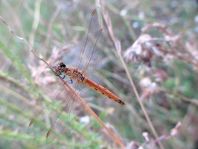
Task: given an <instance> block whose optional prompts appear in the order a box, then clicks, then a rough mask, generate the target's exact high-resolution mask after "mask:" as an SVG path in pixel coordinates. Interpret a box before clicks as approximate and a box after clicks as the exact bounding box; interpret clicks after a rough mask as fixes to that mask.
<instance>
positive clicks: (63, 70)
mask: <svg viewBox="0 0 198 149" xmlns="http://www.w3.org/2000/svg"><path fill="white" fill-rule="evenodd" d="M95 13H96V10H95V9H94V10H93V11H92V13H91V19H90V22H89V26H88V32H87V35H86V40H85V43H84V46H83V48H82V49H81V53H80V61H81V59H82V55H83V53H85V49H86V46H87V41H88V34H89V31H90V30H91V25H92V22H93V16H94V15H95ZM101 31H102V29H99V32H98V33H101ZM98 38H99V36H97V39H96V41H95V43H94V46H93V49H92V51H91V56H90V59H89V60H88V63H87V64H86V65H85V67H84V69H83V70H79V69H78V68H70V67H66V65H65V63H63V62H60V63H58V65H56V66H54V67H53V72H54V73H55V74H56V75H57V76H59V77H60V76H61V77H60V78H62V79H63V80H64V79H65V77H66V76H68V77H69V78H70V81H71V83H72V82H73V80H75V81H76V82H77V83H78V84H83V85H85V86H86V87H88V88H90V89H92V90H94V91H96V92H97V93H100V94H102V95H104V96H106V97H107V98H108V99H110V100H112V101H113V102H116V103H118V104H120V105H125V102H124V101H123V100H121V98H120V97H119V96H117V95H116V94H115V93H113V92H112V91H110V90H109V89H107V88H106V87H104V86H102V85H100V84H98V83H96V82H95V81H92V80H91V79H89V78H88V77H87V76H85V74H84V72H85V71H86V69H87V67H88V65H89V62H90V61H91V58H92V57H93V54H94V50H95V47H96V43H97V40H98ZM80 63H81V62H80Z"/></svg>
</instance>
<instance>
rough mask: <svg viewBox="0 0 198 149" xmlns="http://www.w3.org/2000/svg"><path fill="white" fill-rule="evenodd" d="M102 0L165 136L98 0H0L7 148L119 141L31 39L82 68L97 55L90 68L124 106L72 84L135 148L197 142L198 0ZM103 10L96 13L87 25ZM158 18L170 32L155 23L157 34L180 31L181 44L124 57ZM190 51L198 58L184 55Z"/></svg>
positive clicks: (186, 147) (0, 89) (0, 135)
mask: <svg viewBox="0 0 198 149" xmlns="http://www.w3.org/2000/svg"><path fill="white" fill-rule="evenodd" d="M104 3H105V10H106V11H107V12H108V14H109V17H110V20H111V22H112V27H113V32H114V34H115V36H116V38H117V39H119V40H120V42H121V45H122V51H121V55H124V53H125V57H124V56H123V59H124V60H125V62H126V63H127V70H128V71H129V73H130V76H131V77H132V78H133V80H134V82H135V86H136V88H137V91H138V93H139V95H140V99H141V102H142V103H143V104H144V106H145V109H146V111H147V114H148V115H149V117H150V119H151V122H152V125H153V126H154V128H155V129H156V131H157V133H158V136H159V138H156V137H155V136H153V133H152V131H151V130H150V127H149V124H148V122H147V120H146V119H145V116H144V113H143V109H142V108H141V106H140V105H139V103H138V100H137V97H136V96H135V94H134V90H133V88H132V87H131V83H129V80H128V79H129V78H128V76H127V75H126V69H125V68H124V66H123V63H122V62H121V61H120V59H119V56H118V54H117V52H116V49H115V48H114V46H113V44H112V42H111V40H110V38H109V36H108V30H107V28H108V25H107V26H105V25H104V19H103V17H104V16H103V15H102V10H101V6H100V1H91V0H90V1H88V0H87V1H80V0H74V1H70V0H57V1H52V0H51V1H50V0H35V1H31V0H26V1H24V0H0V148H4V149H6V148H75V149H77V148H79V149H81V148H86V149H87V148H91V149H93V148H96V149H97V148H119V147H117V146H116V145H115V144H114V143H113V142H112V140H111V139H109V138H108V137H107V135H105V131H104V130H103V128H101V127H100V126H99V125H98V124H97V122H96V121H95V120H94V118H92V117H91V116H90V115H89V114H88V113H86V112H85V111H84V110H83V109H82V107H81V106H80V105H79V104H78V103H73V102H72V101H70V100H69V96H68V94H67V93H66V92H64V89H63V87H62V84H61V83H60V82H59V81H57V80H56V77H55V76H54V75H53V73H51V72H50V71H49V69H48V68H47V66H46V65H45V64H44V63H43V62H41V61H40V60H39V59H37V58H36V57H35V56H34V55H33V54H32V53H31V51H30V49H31V47H33V49H35V51H36V53H37V54H38V55H41V56H42V57H43V58H44V59H45V60H47V61H48V62H49V63H50V64H51V65H55V64H57V62H59V61H61V60H63V61H64V62H65V63H66V64H67V65H68V66H71V67H77V68H79V69H81V68H83V66H85V65H86V64H87V62H88V61H89V58H90V57H91V61H90V63H89V67H88V69H87V70H86V74H87V75H88V76H89V77H90V78H91V79H92V80H95V81H96V82H98V83H100V84H102V85H104V86H106V87H107V88H109V89H110V90H112V91H113V92H115V93H116V94H117V95H118V96H120V97H121V98H122V99H123V100H124V101H125V102H126V105H125V106H119V105H117V104H116V103H113V102H111V101H110V100H108V99H106V98H105V97H103V96H101V95H99V94H97V93H95V92H94V91H92V90H90V89H88V88H86V87H85V86H83V85H82V86H81V85H80V86H78V85H75V83H74V84H71V85H73V86H74V87H75V88H76V90H77V91H78V92H79V93H80V95H81V96H82V97H83V99H85V100H86V101H87V102H88V103H89V105H90V106H91V108H92V109H93V110H94V111H95V112H96V113H97V114H98V115H99V117H100V118H101V119H102V120H103V121H104V123H106V124H107V126H108V127H109V128H111V129H112V130H113V131H114V132H115V133H116V134H118V136H120V138H121V139H122V141H123V143H124V144H125V145H126V146H127V147H128V148H131V149H135V148H138V147H143V148H148V149H154V148H159V146H157V144H156V141H157V140H160V141H161V143H162V146H163V147H162V148H166V149H197V148H198V127H197V126H198V115H197V113H198V100H197V99H198V92H197V88H198V78H197V75H198V74H197V72H198V65H197V64H198V63H197V61H198V51H197V50H198V49H197V47H198V43H197V41H198V40H197V39H198V38H197V35H198V34H197V33H198V13H197V12H198V4H197V1H195V0H188V1H186V0H166V1H157V0H154V1H149V0H142V1H138V0H134V1H127V0H123V1H118V0H109V1H106V2H104ZM95 8H96V10H97V14H96V16H93V18H92V24H91V26H90V28H89V27H88V26H89V22H90V19H91V12H92V10H93V9H95ZM155 22H158V23H160V24H164V25H165V26H166V27H167V28H168V29H167V28H166V29H167V30H171V33H172V35H171V36H170V35H169V36H168V35H165V34H164V32H163V31H162V32H160V31H157V30H156V28H155V25H153V26H154V29H153V30H151V31H149V33H148V34H149V35H152V36H154V37H160V39H161V37H162V38H163V39H164V40H165V39H167V37H169V38H170V37H171V39H170V41H172V42H173V39H172V38H173V37H179V39H178V38H177V39H178V40H179V43H180V44H179V45H180V46H179V47H182V48H177V47H176V48H175V49H176V50H175V49H174V50H173V49H172V48H171V46H170V47H169V48H168V49H169V50H170V51H171V52H170V51H169V52H170V55H168V56H167V55H164V56H161V57H157V56H155V55H154V56H152V58H151V57H149V59H146V60H145V59H143V61H141V60H140V61H138V62H133V60H132V59H130V58H129V59H128V60H126V59H127V58H126V57H127V56H128V55H127V53H126V51H127V50H129V52H130V47H131V45H133V44H134V42H135V41H137V39H138V38H139V36H141V35H142V29H143V28H144V27H146V26H147V25H149V24H152V23H155ZM100 28H102V29H103V31H102V33H101V35H99V34H98V31H99V30H100ZM88 30H89V34H88V37H89V38H88V42H87V48H86V50H85V52H83V55H82V52H81V50H82V47H83V44H84V43H85V41H86V36H87V32H88ZM177 35H178V36H177ZM174 39H175V38H174ZM96 40H98V41H97V44H96V47H94V44H95V42H96ZM178 40H177V41H178ZM177 41H175V45H178V44H177ZM173 44H174V42H173ZM93 48H94V54H93V55H92V50H93ZM181 49H182V50H183V51H182V50H181ZM180 50H181V51H180ZM178 51H179V52H178ZM186 51H187V52H188V54H189V53H191V56H192V57H194V59H193V58H190V60H189V58H186V56H185V54H186ZM177 52H178V53H179V54H177ZM167 53H168V52H167ZM152 54H153V53H152ZM182 54H184V56H183V55H182ZM81 56H82V58H81ZM153 57H154V58H153ZM148 61H149V65H147V64H146V63H145V62H148ZM68 113H69V114H68ZM30 123H31V125H30V126H29V124H30ZM175 126H176V127H175ZM49 130H50V131H49ZM47 132H50V135H49V136H48V137H46V134H47Z"/></svg>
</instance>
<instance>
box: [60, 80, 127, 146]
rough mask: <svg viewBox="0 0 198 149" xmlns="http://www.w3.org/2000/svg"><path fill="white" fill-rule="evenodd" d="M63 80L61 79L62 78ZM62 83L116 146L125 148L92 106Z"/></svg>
mask: <svg viewBox="0 0 198 149" xmlns="http://www.w3.org/2000/svg"><path fill="white" fill-rule="evenodd" d="M60 79H61V78H60ZM61 81H62V82H63V83H64V88H65V90H66V92H67V93H68V95H70V96H71V97H72V98H73V99H75V100H77V102H79V103H80V105H82V107H83V108H84V110H85V111H86V112H87V113H89V114H90V115H91V116H93V117H94V118H95V119H96V121H97V122H98V123H99V124H100V126H101V127H103V128H104V129H105V130H106V131H107V134H108V135H109V137H110V138H111V139H112V140H113V141H114V142H115V144H117V145H119V146H120V148H125V146H124V144H123V143H122V141H121V139H120V138H119V137H118V136H117V135H116V134H115V133H113V132H112V131H111V130H110V129H109V128H108V127H107V126H106V125H105V124H104V122H103V121H102V120H101V119H100V118H99V117H98V116H97V114H96V113H95V112H94V111H93V110H92V109H91V108H90V106H89V105H88V104H87V103H86V102H85V100H84V99H82V98H81V97H80V95H79V94H78V93H77V92H76V91H75V90H74V89H73V88H72V87H71V86H69V85H68V84H67V83H66V82H65V81H64V80H62V79H61Z"/></svg>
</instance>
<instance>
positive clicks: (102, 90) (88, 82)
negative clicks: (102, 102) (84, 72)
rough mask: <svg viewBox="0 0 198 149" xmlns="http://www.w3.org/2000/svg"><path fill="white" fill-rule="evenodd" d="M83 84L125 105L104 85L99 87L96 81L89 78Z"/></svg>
mask: <svg viewBox="0 0 198 149" xmlns="http://www.w3.org/2000/svg"><path fill="white" fill-rule="evenodd" d="M83 83H84V84H85V85H87V86H88V87H89V88H92V89H94V90H95V91H97V92H98V93H101V94H103V95H104V96H107V97H108V98H110V99H112V100H114V101H115V102H117V103H119V104H121V105H124V104H125V103H124V102H123V101H122V100H121V99H120V98H119V97H118V96H116V95H115V94H114V93H112V92H111V91H110V90H108V89H107V88H105V87H103V86H102V85H99V84H97V83H95V82H94V81H92V80H89V79H87V78H85V80H84V81H83Z"/></svg>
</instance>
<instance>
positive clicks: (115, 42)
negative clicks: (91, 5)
mask: <svg viewBox="0 0 198 149" xmlns="http://www.w3.org/2000/svg"><path fill="white" fill-rule="evenodd" d="M100 4H101V9H102V11H101V12H102V15H103V19H104V22H105V25H106V28H107V31H108V34H109V38H110V39H111V41H112V43H113V45H114V47H115V49H116V51H117V55H118V57H119V59H120V61H121V63H122V65H123V67H124V69H125V72H126V74H127V77H128V79H129V81H130V84H131V87H132V90H133V92H134V93H135V96H136V98H137V100H138V103H139V104H140V107H141V109H142V111H143V113H144V116H145V118H146V120H147V122H148V125H149V127H150V129H151V131H152V133H153V135H154V136H155V138H156V139H157V138H159V136H158V134H157V132H156V130H155V128H154V126H153V124H152V122H151V119H150V117H149V115H148V113H147V111H146V109H145V107H144V105H143V103H142V101H141V99H140V96H139V94H138V91H137V88H136V86H135V84H134V81H133V79H132V77H131V75H130V73H129V71H128V68H127V66H126V63H125V62H124V60H123V57H122V55H121V43H120V41H119V40H118V39H117V38H116V37H115V35H114V32H113V27H112V23H111V19H110V17H109V14H108V13H107V11H106V10H105V5H104V1H102V0H101V1H100ZM157 143H158V144H159V146H160V148H161V149H163V148H164V147H163V145H162V144H161V142H157Z"/></svg>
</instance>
